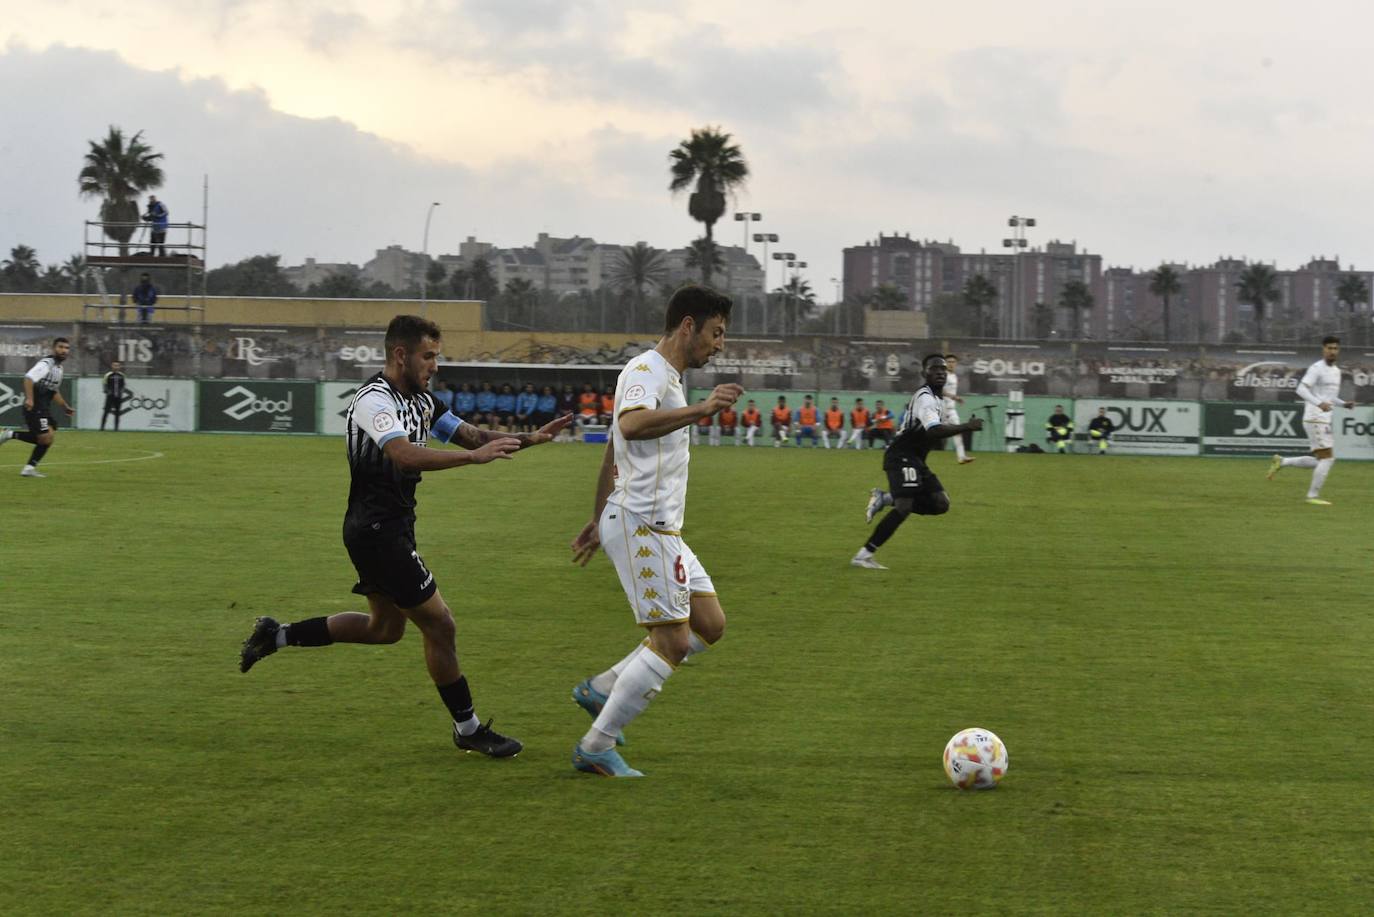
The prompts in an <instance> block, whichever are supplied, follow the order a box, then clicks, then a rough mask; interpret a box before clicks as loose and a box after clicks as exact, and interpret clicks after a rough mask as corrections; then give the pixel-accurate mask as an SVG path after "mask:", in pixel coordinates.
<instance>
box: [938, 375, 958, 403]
mask: <svg viewBox="0 0 1374 917" xmlns="http://www.w3.org/2000/svg"><path fill="white" fill-rule="evenodd" d="M940 394H941V396H943V397H944V399H945V400H946V401H953V400H954V399H955V398H957V397H959V377H958V376H956V375H954V373H950V374H949V375H948V376H946V377H945V387H944V388H943V389H941V391H940Z"/></svg>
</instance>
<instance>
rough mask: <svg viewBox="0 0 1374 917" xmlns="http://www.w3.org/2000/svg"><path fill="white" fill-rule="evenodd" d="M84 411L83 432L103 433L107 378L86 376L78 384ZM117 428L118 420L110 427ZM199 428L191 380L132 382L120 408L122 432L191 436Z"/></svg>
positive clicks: (79, 417) (81, 413)
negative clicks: (168, 433) (164, 432)
mask: <svg viewBox="0 0 1374 917" xmlns="http://www.w3.org/2000/svg"><path fill="white" fill-rule="evenodd" d="M76 394H77V397H78V398H80V399H81V406H82V410H80V411H78V412H77V414H76V426H77V429H80V430H99V429H100V419H101V416H102V415H103V414H104V413H105V388H104V377H102V376H83V377H82V378H80V379H78V380H77V382H76ZM106 428H107V429H113V428H114V418H113V417H111V418H110V419H109V421H108V422H107V423H106ZM195 428H196V384H195V383H194V382H192V381H190V380H189V379H128V380H127V381H126V383H125V389H124V400H123V401H122V402H121V403H120V407H119V429H120V430H168V431H174V432H177V433H189V432H191V431H193V430H195Z"/></svg>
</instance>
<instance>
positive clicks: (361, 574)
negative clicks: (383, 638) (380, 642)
mask: <svg viewBox="0 0 1374 917" xmlns="http://www.w3.org/2000/svg"><path fill="white" fill-rule="evenodd" d="M344 547H346V548H347V549H348V559H349V560H351V561H353V567H354V569H356V570H357V571H358V584H357V585H356V586H354V587H353V591H354V592H355V593H357V594H358V595H384V596H386V597H387V598H389V599H391V600H392V601H393V602H395V603H396V604H397V605H398V606H399V607H401V608H415V607H416V606H419V605H423V604H424V603H425V602H426V601H427V600H428V599H429V597H430V596H432V595H434V593H435V591H436V590H437V589H438V588H439V586H438V584H437V583H435V582H434V574H433V573H430V572H429V568H428V567H426V566H425V562H424V560H423V559H421V557H420V555H419V553H418V552H417V551H416V550H415V527H414V526H413V525H411V524H405V523H396V522H374V523H373V524H372V525H371V526H369V527H368V528H364V529H362V530H350V529H345V530H344Z"/></svg>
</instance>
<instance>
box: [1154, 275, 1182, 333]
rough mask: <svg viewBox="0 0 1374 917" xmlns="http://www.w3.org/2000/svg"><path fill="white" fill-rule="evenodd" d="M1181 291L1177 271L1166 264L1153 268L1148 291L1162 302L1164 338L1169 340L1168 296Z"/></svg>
mask: <svg viewBox="0 0 1374 917" xmlns="http://www.w3.org/2000/svg"><path fill="white" fill-rule="evenodd" d="M1182 291H1183V283H1182V281H1180V280H1179V278H1178V271H1176V270H1174V269H1173V267H1172V266H1170V265H1168V264H1161V265H1160V266H1159V267H1157V268H1155V269H1154V273H1152V274H1151V275H1150V292H1151V293H1153V294H1154V295H1156V296H1158V297H1159V298H1160V299H1161V300H1163V302H1164V312H1163V316H1164V340H1165V342H1166V343H1167V342H1168V340H1169V297H1171V296H1177V295H1178V294H1179V293H1181V292H1182Z"/></svg>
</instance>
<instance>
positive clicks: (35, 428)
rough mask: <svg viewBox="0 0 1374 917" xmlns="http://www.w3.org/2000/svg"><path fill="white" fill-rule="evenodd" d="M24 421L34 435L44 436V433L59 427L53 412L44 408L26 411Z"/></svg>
mask: <svg viewBox="0 0 1374 917" xmlns="http://www.w3.org/2000/svg"><path fill="white" fill-rule="evenodd" d="M24 423H25V425H27V426H28V428H29V432H30V433H32V434H33V435H34V436H42V435H43V434H44V433H48V432H51V431H53V430H56V429H57V424H56V423H54V422H53V418H52V412H50V411H48V410H43V409H34V410H32V411H28V410H26V411H24Z"/></svg>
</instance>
